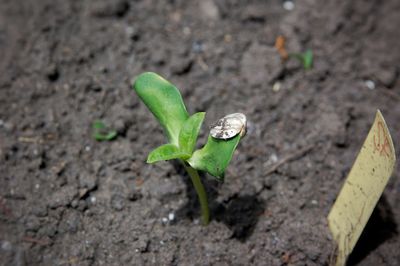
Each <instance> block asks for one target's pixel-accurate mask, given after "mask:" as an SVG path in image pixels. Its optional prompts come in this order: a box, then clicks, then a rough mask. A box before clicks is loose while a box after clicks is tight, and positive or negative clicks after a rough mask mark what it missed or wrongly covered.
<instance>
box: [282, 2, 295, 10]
mask: <svg viewBox="0 0 400 266" xmlns="http://www.w3.org/2000/svg"><path fill="white" fill-rule="evenodd" d="M283 8H284V9H285V10H287V11H291V10H293V9H294V3H293V2H292V1H285V2H283Z"/></svg>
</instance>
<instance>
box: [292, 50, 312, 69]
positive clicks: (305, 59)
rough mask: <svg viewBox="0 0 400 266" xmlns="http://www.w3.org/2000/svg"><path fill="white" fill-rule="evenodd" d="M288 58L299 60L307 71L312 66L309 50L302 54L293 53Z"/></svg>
mask: <svg viewBox="0 0 400 266" xmlns="http://www.w3.org/2000/svg"><path fill="white" fill-rule="evenodd" d="M289 56H290V57H293V58H296V59H297V60H299V61H300V63H301V64H302V65H303V67H304V69H305V70H309V69H311V68H312V66H313V53H312V51H311V50H310V49H308V50H307V51H305V52H304V53H293V54H289Z"/></svg>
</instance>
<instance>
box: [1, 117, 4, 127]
mask: <svg viewBox="0 0 400 266" xmlns="http://www.w3.org/2000/svg"><path fill="white" fill-rule="evenodd" d="M3 125H4V121H3V120H1V119H0V127H2V126H3Z"/></svg>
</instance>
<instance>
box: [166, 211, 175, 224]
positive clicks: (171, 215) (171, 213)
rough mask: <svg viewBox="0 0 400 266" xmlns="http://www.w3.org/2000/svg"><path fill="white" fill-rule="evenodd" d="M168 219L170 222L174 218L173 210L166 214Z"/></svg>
mask: <svg viewBox="0 0 400 266" xmlns="http://www.w3.org/2000/svg"><path fill="white" fill-rule="evenodd" d="M168 220H170V221H171V222H172V221H173V220H175V214H174V213H173V212H170V213H169V214H168Z"/></svg>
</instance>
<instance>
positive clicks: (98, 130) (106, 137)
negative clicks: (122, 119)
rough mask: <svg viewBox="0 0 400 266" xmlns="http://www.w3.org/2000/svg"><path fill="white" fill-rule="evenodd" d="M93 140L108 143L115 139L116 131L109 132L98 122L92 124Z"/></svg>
mask: <svg viewBox="0 0 400 266" xmlns="http://www.w3.org/2000/svg"><path fill="white" fill-rule="evenodd" d="M92 128H93V138H94V139H95V140H97V141H110V140H113V139H115V138H116V137H117V131H116V130H110V129H108V128H107V127H106V125H105V124H104V123H103V122H102V121H99V120H96V121H94V122H93V125H92Z"/></svg>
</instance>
